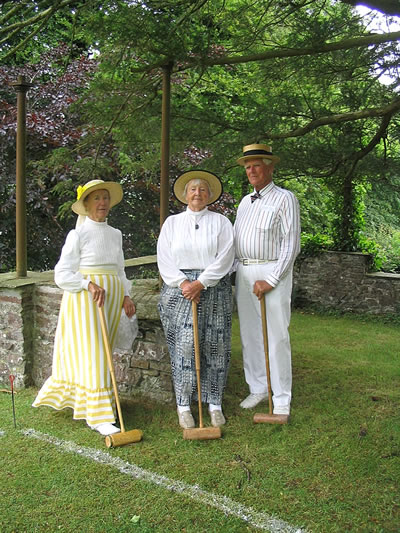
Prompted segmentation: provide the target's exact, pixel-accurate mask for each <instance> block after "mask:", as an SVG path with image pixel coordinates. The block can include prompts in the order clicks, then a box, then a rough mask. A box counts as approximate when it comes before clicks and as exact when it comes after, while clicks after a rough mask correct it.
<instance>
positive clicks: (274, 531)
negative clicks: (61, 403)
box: [21, 429, 306, 533]
mask: <svg viewBox="0 0 400 533" xmlns="http://www.w3.org/2000/svg"><path fill="white" fill-rule="evenodd" d="M21 433H22V434H23V435H26V436H27V437H32V438H35V439H38V440H41V441H44V442H49V443H51V444H54V445H55V446H58V447H59V448H60V449H61V450H62V451H64V452H67V453H74V454H77V455H80V456H82V457H86V458H87V459H91V460H92V461H95V462H97V463H100V464H104V465H107V466H111V467H113V468H116V469H117V470H119V472H121V473H122V474H125V475H128V476H130V477H132V478H134V479H140V480H143V481H147V482H148V483H153V484H154V485H158V486H159V487H162V488H164V489H167V490H169V491H171V492H174V493H179V494H182V495H183V496H187V497H189V498H191V499H192V500H193V501H195V502H196V503H200V504H205V505H208V506H210V507H214V508H215V509H218V510H220V511H222V512H223V513H224V514H225V515H231V516H235V517H236V518H239V519H241V520H243V521H245V522H247V523H248V524H250V525H251V526H253V527H256V528H258V529H262V530H264V531H269V532H270V533H306V530H305V529H301V528H298V527H294V526H291V525H290V524H288V523H287V522H285V521H284V520H280V519H279V518H274V517H272V516H269V515H267V514H265V513H260V512H258V511H255V510H254V509H252V508H251V507H246V506H244V505H242V504H241V503H238V502H235V501H234V500H231V499H230V498H228V497H226V496H219V495H218V494H213V493H212V492H207V491H205V490H203V489H201V488H200V487H199V486H198V485H189V484H187V483H183V482H182V481H174V480H172V479H169V478H167V477H165V476H161V475H159V474H156V473H154V472H151V471H149V470H144V469H143V468H140V467H139V466H137V465H135V464H130V463H128V462H127V461H123V460H122V459H120V458H119V457H114V456H113V455H111V453H107V452H103V451H101V450H96V449H95V448H87V447H85V446H78V445H77V444H75V443H74V442H70V441H65V440H61V439H58V438H56V437H52V436H51V435H47V434H46V433H41V432H40V431H36V430H35V429H24V430H21Z"/></svg>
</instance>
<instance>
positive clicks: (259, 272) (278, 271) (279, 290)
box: [234, 144, 300, 415]
mask: <svg viewBox="0 0 400 533" xmlns="http://www.w3.org/2000/svg"><path fill="white" fill-rule="evenodd" d="M278 161H279V157H277V156H275V155H273V154H272V152H271V147H270V146H268V145H265V144H251V145H248V146H245V147H244V148H243V156H242V157H240V158H239V159H238V163H239V165H242V166H243V167H244V168H245V170H246V174H247V178H248V180H249V183H250V184H251V185H252V186H253V187H254V192H253V193H251V194H248V195H246V196H245V197H244V198H243V199H242V201H241V202H240V204H239V207H238V211H237V217H236V222H235V226H234V228H235V247H236V258H237V263H238V264H237V272H236V298H237V304H238V312H239V321H240V337H241V342H242V353H243V367H244V373H245V378H246V382H247V384H248V385H249V390H250V395H249V396H248V397H247V398H246V399H245V400H243V401H242V403H241V404H240V406H241V407H242V408H244V409H251V408H252V407H255V406H256V405H257V404H258V403H259V402H260V401H262V400H263V399H265V398H266V397H267V392H268V385H267V374H266V367H265V352H264V342H263V332H262V321H261V308H260V300H261V298H264V297H265V302H266V309H267V330H268V351H269V360H270V372H271V389H272V395H273V397H272V398H273V404H274V414H287V415H288V414H289V413H290V402H291V395H292V392H291V391H292V366H291V348H290V338H289V332H288V327H289V323H290V303H291V293H292V272H293V264H294V261H295V259H296V256H297V254H298V253H299V251H300V211H299V203H298V201H297V199H296V197H295V196H294V194H293V193H292V192H290V191H288V190H285V189H282V188H280V187H277V186H276V185H275V184H274V182H273V181H272V173H273V170H274V165H275V164H276V163H277V162H278Z"/></svg>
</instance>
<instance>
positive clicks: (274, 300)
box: [235, 263, 293, 407]
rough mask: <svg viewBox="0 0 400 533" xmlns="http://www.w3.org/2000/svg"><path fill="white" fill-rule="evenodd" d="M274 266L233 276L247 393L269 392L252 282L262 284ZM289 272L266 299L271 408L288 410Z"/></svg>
mask: <svg viewBox="0 0 400 533" xmlns="http://www.w3.org/2000/svg"><path fill="white" fill-rule="evenodd" d="M274 266H275V263H266V264H262V265H242V264H241V263H239V266H238V270H237V272H236V291H235V292H236V299H237V305H238V313H239V322H240V338H241V342H242V354H243V368H244V374H245V379H246V382H247V384H248V385H249V389H250V392H251V393H253V394H260V393H265V392H267V391H268V384H267V371H266V365H265V351H264V339H263V332H262V322H261V305H260V301H259V300H258V298H257V297H256V295H255V294H253V286H254V283H255V281H257V280H264V279H265V278H266V276H267V274H268V273H269V272H271V271H272V270H273V268H274ZM292 277H293V273H292V271H290V272H289V273H288V274H287V275H286V276H285V278H284V279H282V280H281V281H280V282H279V283H278V285H277V286H276V287H275V288H274V289H272V290H271V291H270V292H268V293H267V294H266V295H265V305H266V311H267V331H268V354H269V364H270V373H271V389H272V398H273V403H274V407H278V406H279V407H283V406H285V407H286V406H290V401H291V397H292V362H291V360H292V357H291V349H290V338H289V332H288V328H289V323H290V303H291V294H292Z"/></svg>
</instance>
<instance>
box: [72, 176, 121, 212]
mask: <svg viewBox="0 0 400 533" xmlns="http://www.w3.org/2000/svg"><path fill="white" fill-rule="evenodd" d="M98 189H102V190H103V189H105V190H106V191H108V192H109V194H110V208H111V207H113V206H114V205H117V204H119V202H120V201H121V200H122V195H123V192H122V187H121V185H120V184H119V183H116V182H115V181H103V180H91V181H88V182H87V183H86V184H85V185H79V187H78V189H77V191H76V198H77V200H76V202H75V203H73V204H72V206H71V209H72V211H73V212H74V213H76V214H77V215H88V212H87V210H86V206H85V203H84V199H85V198H86V196H88V195H89V194H90V193H91V192H93V191H97V190H98Z"/></svg>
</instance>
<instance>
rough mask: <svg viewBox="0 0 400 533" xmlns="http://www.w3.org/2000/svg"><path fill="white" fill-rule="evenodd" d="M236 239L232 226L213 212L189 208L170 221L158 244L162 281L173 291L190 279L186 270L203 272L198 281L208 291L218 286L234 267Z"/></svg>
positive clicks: (163, 229)
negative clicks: (209, 288)
mask: <svg viewBox="0 0 400 533" xmlns="http://www.w3.org/2000/svg"><path fill="white" fill-rule="evenodd" d="M234 256H235V252H234V236H233V227H232V224H231V222H230V221H229V220H228V219H227V218H226V217H225V216H223V215H221V214H219V213H215V212H213V211H209V210H208V209H207V207H206V208H205V209H203V210H202V211H192V210H191V209H190V208H189V207H188V208H187V209H186V211H183V212H182V213H179V214H178V215H172V216H170V217H168V218H167V219H166V220H165V222H164V224H163V226H162V228H161V232H160V236H159V238H158V243H157V263H158V269H159V271H160V274H161V277H162V279H163V280H164V282H165V283H166V284H167V285H169V286H170V287H179V286H180V284H181V283H182V282H183V281H185V280H186V279H187V278H186V276H185V274H184V273H183V272H182V269H188V270H202V271H203V272H202V273H201V274H200V276H199V277H198V280H199V281H200V282H201V283H202V284H203V285H204V286H205V287H206V288H207V287H213V286H215V285H216V284H217V283H218V281H219V280H220V279H221V278H223V277H224V276H225V275H226V274H227V273H228V272H229V270H230V269H231V266H232V264H233V260H234Z"/></svg>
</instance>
